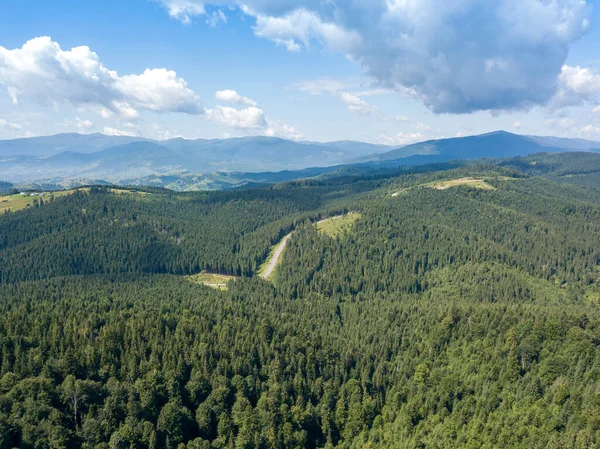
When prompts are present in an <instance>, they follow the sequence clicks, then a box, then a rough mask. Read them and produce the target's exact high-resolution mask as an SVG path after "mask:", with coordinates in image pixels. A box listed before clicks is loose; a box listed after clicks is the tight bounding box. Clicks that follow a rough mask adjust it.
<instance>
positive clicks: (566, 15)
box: [161, 0, 592, 113]
mask: <svg viewBox="0 0 600 449" xmlns="http://www.w3.org/2000/svg"><path fill="white" fill-rule="evenodd" d="M161 1H162V2H163V3H164V4H170V7H169V8H168V9H169V11H170V14H171V16H174V15H175V16H177V15H179V16H182V17H183V18H184V19H185V18H186V17H187V18H188V21H189V16H190V14H189V13H187V15H186V14H182V13H181V12H180V11H185V8H183V7H182V5H180V3H185V4H186V5H187V3H193V4H194V5H195V6H194V9H192V12H194V13H196V14H200V13H201V11H203V7H201V6H198V5H200V3H199V2H182V1H175V0H161ZM173 4H179V6H178V8H174V6H173ZM206 4H207V5H212V6H215V7H222V6H237V7H239V8H240V10H241V11H243V12H244V13H246V14H248V15H250V16H252V17H254V18H255V20H256V25H255V27H254V32H255V34H256V35H257V36H259V37H263V38H266V39H270V40H272V41H274V42H276V43H278V44H281V45H285V46H286V48H288V50H290V51H300V50H302V49H307V48H309V47H310V46H311V44H312V43H320V44H321V45H322V46H323V47H324V48H326V49H328V50H330V51H335V52H338V53H341V54H344V55H346V56H348V57H349V58H350V59H351V60H353V61H355V62H357V63H358V64H359V65H361V66H362V67H363V68H364V69H365V71H366V73H368V74H369V75H370V76H372V77H373V78H374V79H375V80H376V81H377V83H378V84H379V86H380V87H382V88H386V89H395V90H398V91H401V92H408V93H412V94H414V95H415V96H416V97H418V98H419V99H420V100H421V101H422V102H423V103H424V104H425V105H426V106H428V107H429V108H431V109H432V110H433V111H435V112H438V113H446V112H448V113H469V112H474V111H478V110H492V111H500V110H510V109H526V108H531V107H532V106H534V105H540V104H545V103H547V102H548V101H549V100H550V99H551V98H552V97H553V95H554V94H555V92H556V87H557V83H556V81H557V78H558V76H559V75H560V74H561V67H562V66H563V64H564V63H565V61H566V59H567V55H568V52H569V46H570V44H571V43H572V42H574V41H575V40H577V39H578V38H579V37H581V36H582V35H583V34H584V33H586V32H587V31H588V29H589V28H590V18H591V10H592V5H591V2H590V0H587V1H586V0H497V1H483V0H461V1H458V0H452V1H449V0H371V1H368V2H367V1H358V0H354V1H350V0H348V1H344V2H341V1H323V0H229V1H226V0H206ZM175 6H177V5H175ZM532 18H534V20H532ZM184 21H185V20H184ZM345 90H346V91H347V89H345Z"/></svg>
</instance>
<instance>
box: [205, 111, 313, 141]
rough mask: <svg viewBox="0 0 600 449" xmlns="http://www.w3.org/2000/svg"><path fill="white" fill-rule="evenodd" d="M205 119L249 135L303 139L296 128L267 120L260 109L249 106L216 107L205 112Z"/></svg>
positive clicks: (277, 121)
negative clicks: (241, 107)
mask: <svg viewBox="0 0 600 449" xmlns="http://www.w3.org/2000/svg"><path fill="white" fill-rule="evenodd" d="M206 119H207V120H210V121H213V122H215V123H219V124H221V125H225V126H230V127H232V128H236V129H238V130H240V131H244V132H245V133H247V134H251V135H264V136H269V137H281V138H284V139H293V140H300V139H302V138H303V137H304V135H303V134H302V133H300V132H299V131H298V130H297V129H296V128H294V127H293V126H291V125H288V124H285V123H283V122H281V121H279V120H268V119H267V118H266V117H265V113H264V111H263V110H262V109H260V108H258V107H256V106H249V107H247V108H243V109H235V108H232V107H230V106H216V107H214V108H212V109H207V110H206Z"/></svg>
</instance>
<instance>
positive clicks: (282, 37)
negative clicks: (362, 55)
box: [254, 7, 361, 54]
mask: <svg viewBox="0 0 600 449" xmlns="http://www.w3.org/2000/svg"><path fill="white" fill-rule="evenodd" d="M254 32H255V34H256V35H257V36H258V37H264V38H267V39H271V40H272V41H274V42H276V43H278V44H283V45H285V46H286V47H287V49H288V50H289V51H300V50H301V49H302V46H304V48H309V47H310V42H311V41H313V40H317V41H320V42H322V44H323V45H325V46H326V47H327V48H329V49H331V50H333V51H337V52H341V53H345V54H346V53H349V52H350V51H351V49H352V48H354V47H356V46H358V45H360V42H361V37H360V35H359V34H358V33H357V32H355V31H349V30H346V29H344V28H343V27H342V26H340V25H338V24H336V23H333V22H325V21H323V20H321V18H320V17H319V16H318V15H317V14H316V13H314V12H312V11H307V10H306V9H304V8H302V7H299V8H298V9H294V10H293V11H290V12H289V13H287V14H285V15H282V16H280V17H274V16H269V15H265V14H257V15H256V26H255V27H254Z"/></svg>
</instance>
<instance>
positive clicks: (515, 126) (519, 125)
mask: <svg viewBox="0 0 600 449" xmlns="http://www.w3.org/2000/svg"><path fill="white" fill-rule="evenodd" d="M512 127H513V128H515V129H519V128H521V122H519V121H518V120H515V121H514V122H513V124H512Z"/></svg>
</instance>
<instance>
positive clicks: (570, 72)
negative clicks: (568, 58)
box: [550, 65, 600, 109]
mask: <svg viewBox="0 0 600 449" xmlns="http://www.w3.org/2000/svg"><path fill="white" fill-rule="evenodd" d="M558 82H559V89H558V92H557V93H556V95H555V96H554V98H553V99H552V101H551V102H550V106H551V107H553V108H554V109H556V108H560V107H566V106H578V105H581V104H584V103H586V102H597V101H600V73H598V72H597V71H595V70H592V69H589V68H584V67H580V66H576V67H571V66H568V65H564V66H563V67H562V71H561V73H560V76H559V78H558Z"/></svg>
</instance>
